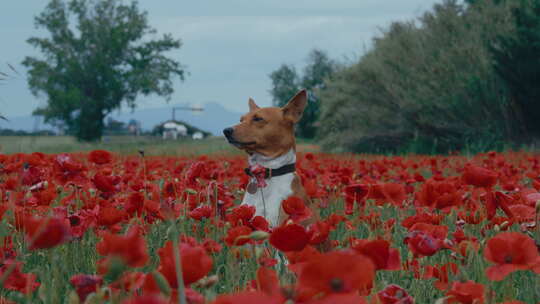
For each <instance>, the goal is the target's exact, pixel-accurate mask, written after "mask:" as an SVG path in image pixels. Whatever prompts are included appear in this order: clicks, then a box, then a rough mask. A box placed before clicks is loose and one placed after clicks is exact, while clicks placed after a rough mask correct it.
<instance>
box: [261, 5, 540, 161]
mask: <svg viewBox="0 0 540 304" xmlns="http://www.w3.org/2000/svg"><path fill="white" fill-rule="evenodd" d="M539 71H540V1H538V0H498V1H497V0H489V1H465V3H463V2H461V1H455V0H447V1H444V2H443V3H442V4H437V5H435V7H434V8H433V10H431V11H429V12H426V13H425V14H424V15H422V16H421V17H419V18H418V19H417V20H411V21H409V22H395V23H393V24H391V25H390V26H389V27H388V28H387V29H385V30H383V31H382V32H381V34H380V35H379V36H378V37H377V38H375V39H374V41H373V46H372V47H371V48H370V49H368V51H367V52H366V53H365V54H364V55H363V56H362V57H361V58H359V59H358V60H357V61H356V62H352V63H342V64H338V63H336V62H335V61H334V60H332V59H329V58H328V57H327V56H326V55H325V53H324V52H323V51H321V50H314V51H312V52H311V53H310V54H309V56H308V64H307V66H306V67H305V69H304V70H303V73H302V74H301V75H299V74H298V73H297V72H296V69H295V67H293V66H288V65H283V66H281V67H280V68H279V69H277V70H276V71H274V72H273V73H272V74H271V75H270V78H271V79H272V84H273V87H272V89H271V90H270V92H271V94H272V96H273V97H274V101H275V104H276V105H281V104H283V103H284V102H286V99H287V98H288V96H292V92H294V91H295V90H297V89H298V88H299V87H306V88H308V89H312V92H313V94H312V95H313V96H312V98H311V100H310V101H312V103H311V104H310V107H311V108H309V110H308V113H307V115H306V116H305V117H304V121H303V124H302V125H300V126H299V128H298V135H299V136H303V137H307V138H313V139H315V140H316V141H317V142H320V143H321V144H322V146H323V148H324V149H325V150H327V151H332V152H341V151H351V152H383V153H388V152H390V153H400V152H413V153H448V152H453V151H462V150H468V151H473V152H478V151H485V150H492V149H495V150H501V149H507V148H516V147H522V146H523V145H528V146H531V145H533V146H534V144H535V143H536V142H537V141H538V138H539V137H540V75H539V73H540V72H539ZM314 129H316V130H314Z"/></svg>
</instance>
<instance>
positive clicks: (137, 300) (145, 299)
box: [122, 294, 170, 304]
mask: <svg viewBox="0 0 540 304" xmlns="http://www.w3.org/2000/svg"><path fill="white" fill-rule="evenodd" d="M168 303H170V302H169V301H167V300H165V299H164V298H163V297H161V296H160V295H157V294H151V295H142V296H135V297H132V298H130V299H126V300H124V301H123V302H122V304H168Z"/></svg>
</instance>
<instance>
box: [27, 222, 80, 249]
mask: <svg viewBox="0 0 540 304" xmlns="http://www.w3.org/2000/svg"><path fill="white" fill-rule="evenodd" d="M24 232H25V234H26V241H27V242H28V244H29V249H30V250H33V249H43V248H51V247H55V246H58V245H60V244H62V243H64V242H66V241H68V240H69V239H70V238H71V228H70V225H69V220H67V219H63V218H59V217H50V218H40V217H29V218H26V219H25V220H24Z"/></svg>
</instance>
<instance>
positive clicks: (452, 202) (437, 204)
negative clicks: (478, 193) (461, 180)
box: [415, 179, 463, 209]
mask: <svg viewBox="0 0 540 304" xmlns="http://www.w3.org/2000/svg"><path fill="white" fill-rule="evenodd" d="M462 194H463V193H462V192H461V191H458V189H457V187H456V185H454V184H453V183H451V182H448V181H436V180H434V179H429V180H428V181H427V182H425V183H424V184H422V186H421V188H420V191H418V192H417V193H416V201H415V204H417V205H420V206H427V207H432V208H437V209H448V208H450V207H452V206H458V205H460V204H461V197H462Z"/></svg>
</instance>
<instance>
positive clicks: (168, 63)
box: [23, 0, 184, 141]
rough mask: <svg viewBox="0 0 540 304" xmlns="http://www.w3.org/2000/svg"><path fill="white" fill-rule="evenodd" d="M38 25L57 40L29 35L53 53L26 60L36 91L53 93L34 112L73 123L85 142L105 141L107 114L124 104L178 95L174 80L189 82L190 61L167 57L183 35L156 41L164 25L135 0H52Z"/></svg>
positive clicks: (72, 129) (72, 127)
mask: <svg viewBox="0 0 540 304" xmlns="http://www.w3.org/2000/svg"><path fill="white" fill-rule="evenodd" d="M72 22H75V24H71V23H72ZM35 25H36V27H37V28H45V29H46V30H47V31H48V32H49V33H50V37H49V38H38V37H32V38H30V39H28V43H29V44H31V45H32V46H34V47H36V48H38V49H39V50H40V51H41V52H42V53H43V55H44V57H45V58H43V59H39V58H35V57H26V58H25V59H24V61H23V64H24V65H25V66H26V67H28V68H29V70H28V74H29V77H28V84H29V86H30V89H31V90H32V93H33V94H34V95H36V96H39V95H41V94H43V95H44V96H45V97H46V98H47V105H46V106H45V107H43V108H38V109H37V110H35V111H34V114H35V115H43V116H44V118H45V121H46V122H49V121H55V120H56V121H63V122H65V123H66V125H67V127H68V131H69V132H70V133H72V134H74V135H75V136H76V137H77V138H78V139H80V140H85V141H93V140H98V139H100V137H101V135H102V131H103V126H104V122H103V119H104V117H106V115H107V114H109V113H110V112H111V111H113V110H114V109H116V108H119V107H121V105H122V103H125V105H127V106H129V107H131V108H134V107H135V105H136V104H135V101H136V98H137V96H139V95H140V94H142V95H149V94H157V95H159V96H164V97H166V98H170V95H171V94H172V92H173V81H172V79H173V77H174V76H178V77H179V78H180V80H184V69H183V66H182V65H181V64H180V63H179V62H178V61H176V60H174V59H171V58H168V57H167V56H165V54H164V53H165V52H167V51H170V50H174V49H178V48H180V46H181V42H180V40H177V39H174V38H173V37H172V36H171V35H170V34H165V35H163V36H162V37H161V38H159V39H149V37H148V36H149V35H150V34H155V33H156V30H154V29H153V28H151V27H150V26H149V24H148V20H147V14H146V12H141V11H140V10H139V8H138V6H137V2H135V1H133V2H131V3H130V4H123V2H122V1H121V0H100V1H97V0H71V1H69V2H64V1H62V0H51V1H50V2H49V4H48V5H47V7H46V8H45V10H44V11H43V12H42V13H41V14H40V15H38V16H37V17H35Z"/></svg>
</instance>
